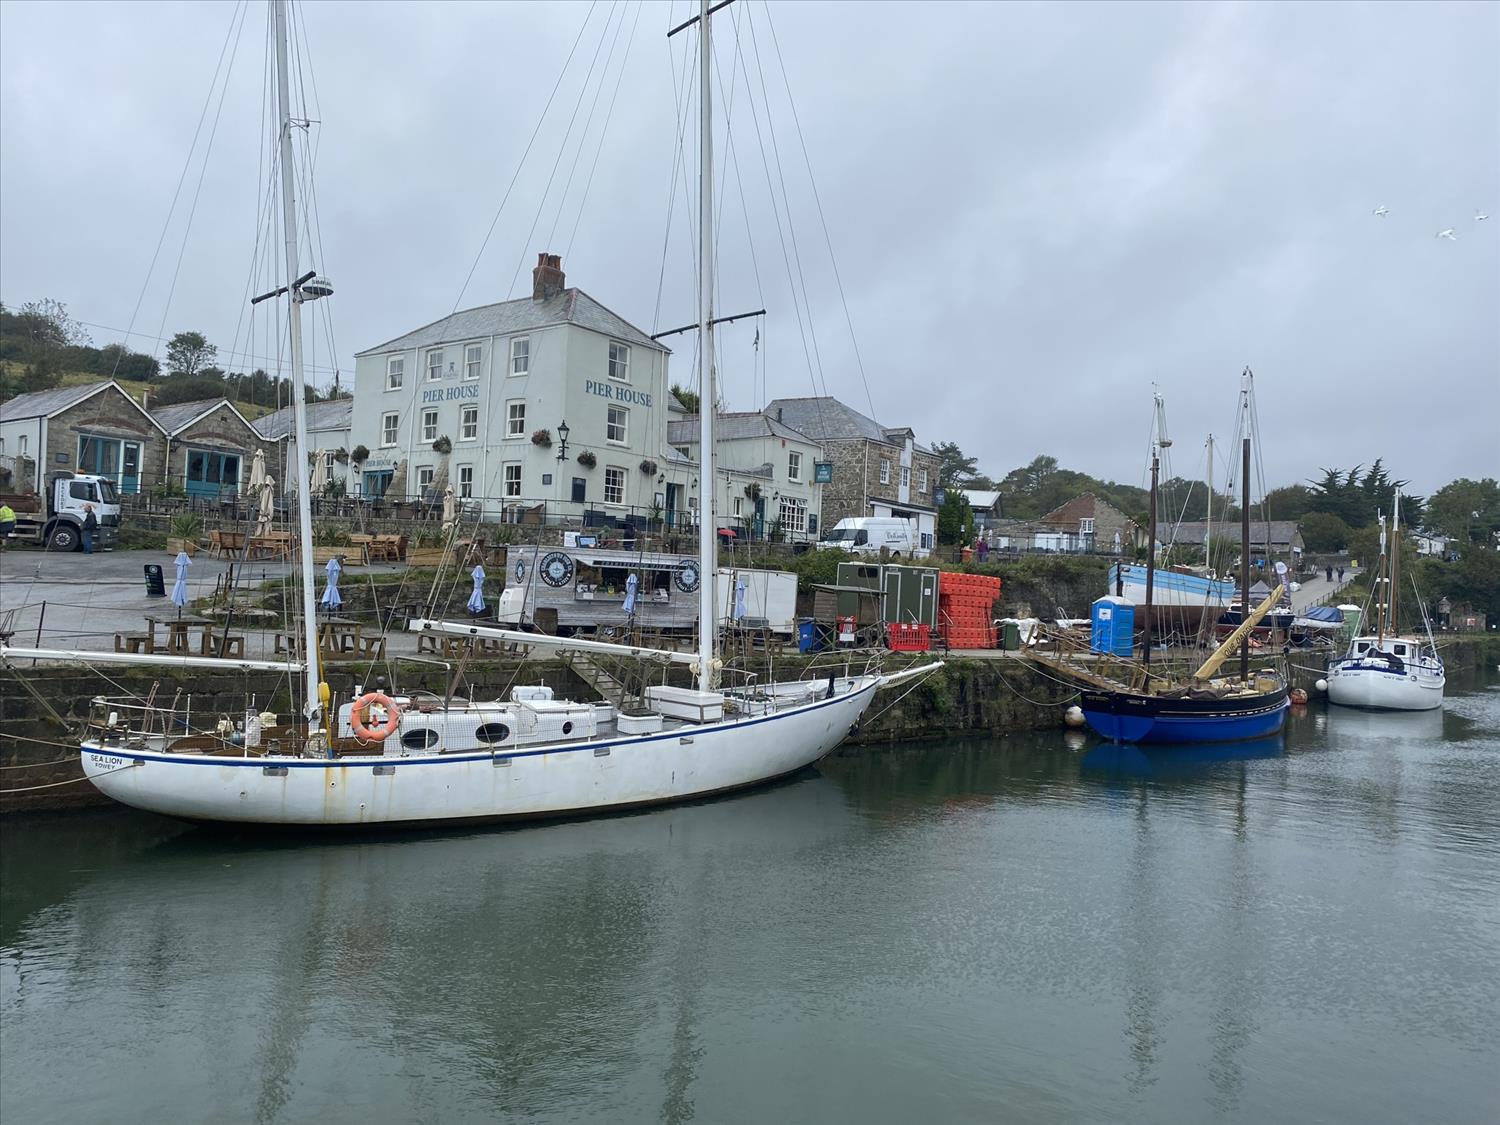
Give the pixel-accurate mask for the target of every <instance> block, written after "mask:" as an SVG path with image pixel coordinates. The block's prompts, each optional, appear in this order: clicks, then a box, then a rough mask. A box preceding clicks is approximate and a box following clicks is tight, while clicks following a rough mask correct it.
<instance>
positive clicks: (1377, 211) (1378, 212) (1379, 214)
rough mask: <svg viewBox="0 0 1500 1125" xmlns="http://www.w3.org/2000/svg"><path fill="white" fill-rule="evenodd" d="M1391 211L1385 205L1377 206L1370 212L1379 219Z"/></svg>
mask: <svg viewBox="0 0 1500 1125" xmlns="http://www.w3.org/2000/svg"><path fill="white" fill-rule="evenodd" d="M1390 213H1391V212H1390V210H1389V209H1388V208H1385V207H1377V208H1375V210H1373V211H1371V212H1370V214H1372V215H1374V216H1375V217H1376V218H1377V219H1383V218H1385V217H1386V216H1387V215H1389V214H1390Z"/></svg>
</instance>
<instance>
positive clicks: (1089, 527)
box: [1078, 516, 1094, 535]
mask: <svg viewBox="0 0 1500 1125" xmlns="http://www.w3.org/2000/svg"><path fill="white" fill-rule="evenodd" d="M1078 534H1079V535H1092V534H1094V519H1093V517H1092V516H1085V517H1084V518H1083V519H1081V520H1079V521H1078Z"/></svg>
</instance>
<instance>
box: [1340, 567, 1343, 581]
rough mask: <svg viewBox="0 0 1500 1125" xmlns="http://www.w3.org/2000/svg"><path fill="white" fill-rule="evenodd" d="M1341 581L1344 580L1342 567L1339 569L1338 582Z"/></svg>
mask: <svg viewBox="0 0 1500 1125" xmlns="http://www.w3.org/2000/svg"><path fill="white" fill-rule="evenodd" d="M1343 580H1344V568H1343V567H1339V581H1340V582H1342V581H1343Z"/></svg>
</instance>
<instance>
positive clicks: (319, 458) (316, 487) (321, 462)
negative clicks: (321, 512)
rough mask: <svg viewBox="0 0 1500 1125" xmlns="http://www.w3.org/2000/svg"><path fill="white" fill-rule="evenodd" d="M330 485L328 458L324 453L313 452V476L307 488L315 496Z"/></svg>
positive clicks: (309, 479)
mask: <svg viewBox="0 0 1500 1125" xmlns="http://www.w3.org/2000/svg"><path fill="white" fill-rule="evenodd" d="M327 487H328V458H326V457H324V456H323V454H322V453H314V454H313V466H312V476H311V477H309V478H308V481H307V489H308V491H309V492H311V493H312V494H313V495H314V496H318V495H321V494H322V492H323V490H324V489H325V488H327Z"/></svg>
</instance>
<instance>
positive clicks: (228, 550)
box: [208, 531, 246, 559]
mask: <svg viewBox="0 0 1500 1125" xmlns="http://www.w3.org/2000/svg"><path fill="white" fill-rule="evenodd" d="M245 541H246V536H245V533H244V532H242V531H210V532H209V533H208V555H209V558H214V559H221V558H224V557H225V556H228V557H229V558H234V557H235V554H236V553H237V552H243V551H244V549H245Z"/></svg>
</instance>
